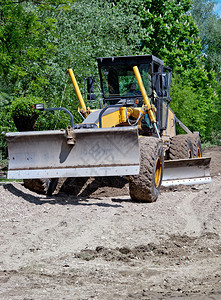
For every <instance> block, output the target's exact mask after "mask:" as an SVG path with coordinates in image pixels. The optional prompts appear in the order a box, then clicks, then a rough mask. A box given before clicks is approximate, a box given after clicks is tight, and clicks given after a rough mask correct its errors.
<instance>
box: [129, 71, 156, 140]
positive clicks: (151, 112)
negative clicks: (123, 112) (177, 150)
mask: <svg viewBox="0 0 221 300" xmlns="http://www.w3.org/2000/svg"><path fill="white" fill-rule="evenodd" d="M133 70H134V74H135V76H136V78H137V82H138V85H139V88H140V91H141V94H142V96H143V99H144V105H145V106H146V107H147V112H148V115H149V118H150V121H151V123H152V124H153V126H154V129H155V131H156V134H157V136H158V137H160V134H159V131H158V128H157V125H156V117H155V114H154V112H155V111H156V108H155V107H153V105H151V104H150V101H149V98H148V96H147V93H146V90H145V88H144V85H143V81H142V78H141V75H140V72H139V69H138V67H137V66H134V67H133Z"/></svg>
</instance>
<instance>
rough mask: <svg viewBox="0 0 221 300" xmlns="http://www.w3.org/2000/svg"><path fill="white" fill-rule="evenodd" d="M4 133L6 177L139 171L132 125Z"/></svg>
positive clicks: (112, 173)
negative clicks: (70, 140) (71, 138)
mask: <svg viewBox="0 0 221 300" xmlns="http://www.w3.org/2000/svg"><path fill="white" fill-rule="evenodd" d="M73 132H74V138H75V140H76V143H75V145H69V144H67V139H66V136H65V131H64V130H63V131H59V130H56V131H33V132H14V133H7V134H6V137H7V144H8V151H9V171H8V178H9V179H31V178H33V179H34V178H59V177H90V176H121V175H135V174H139V143H138V132H137V128H136V127H117V128H97V129H76V130H74V131H73Z"/></svg>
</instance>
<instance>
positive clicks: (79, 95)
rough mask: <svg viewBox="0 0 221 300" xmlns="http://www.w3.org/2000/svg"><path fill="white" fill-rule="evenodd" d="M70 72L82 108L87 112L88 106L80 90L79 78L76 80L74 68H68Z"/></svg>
mask: <svg viewBox="0 0 221 300" xmlns="http://www.w3.org/2000/svg"><path fill="white" fill-rule="evenodd" d="M68 72H69V75H70V77H71V81H72V83H73V86H74V88H75V92H76V94H77V97H78V100H79V103H80V106H81V109H82V110H83V111H84V112H86V111H87V108H86V105H85V102H84V99H83V97H82V95H81V91H80V89H79V86H78V83H77V80H76V78H75V76H74V72H73V70H72V69H68Z"/></svg>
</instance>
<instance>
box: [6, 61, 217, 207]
mask: <svg viewBox="0 0 221 300" xmlns="http://www.w3.org/2000/svg"><path fill="white" fill-rule="evenodd" d="M97 62H98V70H99V78H100V86H101V91H102V105H101V108H100V109H90V107H87V106H86V104H85V100H84V99H83V97H82V94H81V92H80V89H79V87H78V84H77V81H76V79H75V76H74V73H73V71H72V69H69V74H70V77H71V80H72V82H73V85H74V88H75V91H76V93H77V96H78V99H79V104H80V107H79V113H80V114H81V116H82V118H83V119H84V120H83V122H82V123H81V124H74V120H73V117H72V114H71V113H70V112H68V111H67V110H66V109H65V108H44V105H43V104H36V105H35V108H36V109H40V110H57V109H61V110H64V111H65V112H67V113H68V114H69V115H70V118H71V124H70V125H69V126H68V127H67V129H66V130H54V131H40V132H16V133H7V135H6V136H7V143H8V149H9V171H8V178H22V179H26V180H27V179H28V180H30V179H41V178H45V180H46V179H47V182H48V183H49V185H48V193H52V191H53V189H54V188H55V186H56V183H57V178H60V177H91V176H127V178H129V189H130V196H131V198H132V199H133V200H135V201H146V202H152V201H155V200H156V199H157V197H158V195H159V191H160V187H161V185H162V184H163V185H165V186H168V185H176V184H198V183H206V182H210V181H211V177H210V174H209V164H210V158H202V157H201V156H202V151H201V144H200V138H199V134H198V133H196V132H195V133H191V131H190V130H189V129H188V128H186V126H185V125H184V124H182V122H181V121H179V120H178V119H177V118H176V116H175V114H174V113H173V112H172V110H171V109H170V107H169V103H170V100H171V99H170V83H171V69H170V68H169V67H166V66H164V63H163V61H162V60H160V59H158V58H157V57H155V56H153V55H143V56H127V57H103V58H97ZM87 85H88V95H87V96H88V99H94V98H96V97H94V94H93V77H91V78H88V81H87ZM177 123H178V124H179V125H180V126H181V127H182V128H183V129H184V130H185V131H186V134H184V135H176V124H177ZM48 178H50V180H49V179H48Z"/></svg>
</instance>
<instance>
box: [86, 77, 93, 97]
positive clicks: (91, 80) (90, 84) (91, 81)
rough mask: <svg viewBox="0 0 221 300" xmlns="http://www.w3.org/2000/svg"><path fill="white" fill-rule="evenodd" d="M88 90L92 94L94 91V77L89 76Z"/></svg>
mask: <svg viewBox="0 0 221 300" xmlns="http://www.w3.org/2000/svg"><path fill="white" fill-rule="evenodd" d="M87 92H88V94H92V93H93V92H94V80H93V77H88V78H87Z"/></svg>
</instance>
